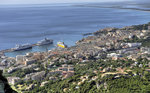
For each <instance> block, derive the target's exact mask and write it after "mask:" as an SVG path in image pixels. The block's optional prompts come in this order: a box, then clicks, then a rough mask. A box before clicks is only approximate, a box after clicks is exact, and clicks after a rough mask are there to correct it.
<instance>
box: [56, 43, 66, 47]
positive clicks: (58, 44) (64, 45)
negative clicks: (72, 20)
mask: <svg viewBox="0 0 150 93" xmlns="http://www.w3.org/2000/svg"><path fill="white" fill-rule="evenodd" d="M57 46H58V47H61V48H67V45H66V44H64V42H57Z"/></svg>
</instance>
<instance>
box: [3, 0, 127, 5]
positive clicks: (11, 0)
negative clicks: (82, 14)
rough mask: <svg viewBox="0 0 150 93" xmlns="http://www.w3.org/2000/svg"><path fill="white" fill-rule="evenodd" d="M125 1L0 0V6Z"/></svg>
mask: <svg viewBox="0 0 150 93" xmlns="http://www.w3.org/2000/svg"><path fill="white" fill-rule="evenodd" d="M108 1H114V2H116V1H127V0H0V4H48V3H80V2H108Z"/></svg>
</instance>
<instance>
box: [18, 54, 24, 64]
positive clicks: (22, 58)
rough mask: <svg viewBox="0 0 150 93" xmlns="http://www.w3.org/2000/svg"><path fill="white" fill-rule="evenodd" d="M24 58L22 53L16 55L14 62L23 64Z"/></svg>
mask: <svg viewBox="0 0 150 93" xmlns="http://www.w3.org/2000/svg"><path fill="white" fill-rule="evenodd" d="M24 60H25V56H24V55H17V56H16V62H17V63H18V64H23V62H24Z"/></svg>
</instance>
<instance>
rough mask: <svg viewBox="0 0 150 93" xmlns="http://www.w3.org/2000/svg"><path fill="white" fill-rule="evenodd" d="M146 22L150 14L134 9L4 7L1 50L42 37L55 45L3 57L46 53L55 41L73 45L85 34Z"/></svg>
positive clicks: (0, 25)
mask: <svg viewBox="0 0 150 93" xmlns="http://www.w3.org/2000/svg"><path fill="white" fill-rule="evenodd" d="M100 5H101V4H100ZM103 6H104V5H103ZM149 21H150V12H148V11H139V10H133V9H119V8H118V9H117V8H103V7H88V6H84V7H82V6H76V5H72V4H67V5H65V4H59V5H57V4H56V5H52V4H51V5H23V6H21V5H20V6H19V5H12V6H9V5H7V6H6V5H3V6H0V50H3V49H8V48H13V47H15V45H16V44H25V43H31V44H33V43H36V42H37V41H40V40H42V39H44V38H45V37H47V38H50V39H53V40H54V44H53V45H46V46H40V47H38V46H36V47H34V48H32V49H30V50H25V51H19V52H12V53H6V55H7V56H16V55H20V54H25V53H27V52H35V51H45V50H47V49H52V48H54V47H55V45H56V43H57V42H58V41H63V42H65V43H66V44H67V45H68V46H73V45H75V42H76V41H77V40H80V39H82V38H83V36H82V34H85V33H89V32H95V31H97V30H99V29H101V28H105V27H123V26H130V25H136V24H143V23H147V22H149Z"/></svg>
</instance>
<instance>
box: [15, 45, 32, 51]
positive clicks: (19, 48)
mask: <svg viewBox="0 0 150 93" xmlns="http://www.w3.org/2000/svg"><path fill="white" fill-rule="evenodd" d="M30 48H32V45H31V44H24V45H16V47H15V48H14V51H20V50H26V49H30Z"/></svg>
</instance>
